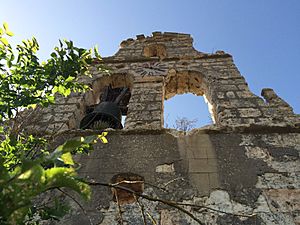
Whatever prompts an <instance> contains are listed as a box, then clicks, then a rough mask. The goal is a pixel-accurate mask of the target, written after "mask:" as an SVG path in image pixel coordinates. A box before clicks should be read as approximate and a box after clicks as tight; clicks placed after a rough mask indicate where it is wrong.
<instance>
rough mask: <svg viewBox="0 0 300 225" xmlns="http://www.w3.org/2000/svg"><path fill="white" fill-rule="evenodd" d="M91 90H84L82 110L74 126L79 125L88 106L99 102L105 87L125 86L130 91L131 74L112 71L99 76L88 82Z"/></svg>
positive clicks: (131, 85) (131, 83)
mask: <svg viewBox="0 0 300 225" xmlns="http://www.w3.org/2000/svg"><path fill="white" fill-rule="evenodd" d="M89 85H90V87H91V90H90V91H88V92H86V93H85V94H84V97H83V101H82V104H81V106H80V111H82V112H84V113H83V114H81V116H80V118H79V119H78V121H77V124H76V127H79V122H80V121H81V119H82V118H83V117H84V116H85V114H86V112H87V110H88V108H89V107H92V106H93V105H96V104H99V102H100V97H101V94H102V93H103V91H104V89H105V87H107V86H111V88H112V89H115V88H122V87H127V88H129V91H130V92H131V91H132V87H133V76H132V75H131V74H128V73H113V74H110V75H106V76H101V77H99V78H97V79H95V80H93V81H92V82H91V83H90V84H89Z"/></svg>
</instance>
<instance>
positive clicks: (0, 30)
mask: <svg viewBox="0 0 300 225" xmlns="http://www.w3.org/2000/svg"><path fill="white" fill-rule="evenodd" d="M3 34H4V31H3V29H2V28H0V36H1V35H3Z"/></svg>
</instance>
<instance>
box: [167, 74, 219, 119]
mask: <svg viewBox="0 0 300 225" xmlns="http://www.w3.org/2000/svg"><path fill="white" fill-rule="evenodd" d="M210 86H211V82H209V79H208V77H206V76H205V75H204V74H203V73H202V72H199V71H195V70H183V71H175V70H174V69H171V70H170V71H169V73H168V75H167V76H166V77H165V82H164V100H168V99H170V98H172V97H173V96H175V95H178V94H186V93H192V94H194V95H196V96H203V97H204V99H205V102H206V103H207V104H208V109H209V112H210V115H211V118H212V120H213V121H214V122H216V121H217V113H216V109H215V108H216V103H215V102H214V101H213V96H212V95H211V92H210V91H209V90H210Z"/></svg>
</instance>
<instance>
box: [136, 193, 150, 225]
mask: <svg viewBox="0 0 300 225" xmlns="http://www.w3.org/2000/svg"><path fill="white" fill-rule="evenodd" d="M133 196H134V199H135V200H136V202H137V203H138V205H139V207H140V209H141V214H142V217H143V222H144V225H147V221H146V217H145V210H144V205H143V204H142V203H140V201H139V200H138V198H137V196H136V195H135V194H133Z"/></svg>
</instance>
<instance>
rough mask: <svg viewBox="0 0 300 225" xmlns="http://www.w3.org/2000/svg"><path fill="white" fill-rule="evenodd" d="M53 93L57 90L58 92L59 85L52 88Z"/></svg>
mask: <svg viewBox="0 0 300 225" xmlns="http://www.w3.org/2000/svg"><path fill="white" fill-rule="evenodd" d="M51 92H52V94H55V93H56V92H58V87H57V86H55V87H54V88H53V89H52V91H51Z"/></svg>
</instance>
